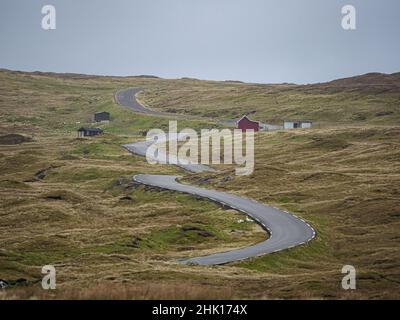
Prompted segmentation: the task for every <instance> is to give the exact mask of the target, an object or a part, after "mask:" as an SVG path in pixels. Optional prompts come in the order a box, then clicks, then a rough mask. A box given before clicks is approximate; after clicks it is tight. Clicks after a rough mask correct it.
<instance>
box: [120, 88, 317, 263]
mask: <svg viewBox="0 0 400 320" xmlns="http://www.w3.org/2000/svg"><path fill="white" fill-rule="evenodd" d="M138 90H139V89H134V88H130V89H126V90H120V91H118V93H117V94H116V101H117V103H119V104H121V105H123V106H126V107H129V108H131V109H132V110H134V111H138V112H142V113H148V114H153V111H152V110H150V109H147V108H145V107H143V106H140V104H139V103H138V102H137V101H136V99H135V94H136V93H137V92H138ZM121 97H122V101H121V100H120V98H121ZM138 105H139V106H140V107H138ZM157 114H159V113H157ZM151 144H152V142H151V141H141V142H137V143H132V144H128V145H124V147H125V148H126V149H127V150H129V151H130V152H132V153H135V154H138V155H141V156H145V155H146V150H147V148H148V147H149V146H150V145H151ZM174 164H176V165H178V166H180V167H182V168H184V169H186V170H188V171H191V172H203V171H212V169H211V168H209V167H207V166H204V165H195V164H185V163H180V161H179V159H177V163H175V162H174ZM176 179H177V177H176V176H166V175H149V174H139V175H136V176H134V177H133V180H134V181H135V182H137V183H140V184H143V185H148V186H153V187H157V188H162V189H166V190H171V191H177V192H183V193H188V194H192V195H195V196H200V197H203V198H206V199H209V200H211V201H214V202H217V203H219V204H221V205H223V206H224V207H229V208H232V209H234V210H237V211H240V212H242V213H244V214H246V215H248V216H249V217H250V218H251V219H253V220H254V221H255V222H257V223H258V224H259V225H260V226H261V227H262V228H263V229H264V230H266V231H267V232H268V233H269V238H268V239H267V240H266V241H263V242H260V243H258V244H255V245H253V246H250V247H245V248H242V249H237V250H231V251H227V252H221V253H216V254H212V255H208V256H203V257H195V258H190V259H184V260H181V261H180V262H181V263H185V264H199V265H220V264H226V263H229V262H233V261H240V260H245V259H248V258H253V257H258V256H262V255H265V254H269V253H273V252H278V251H281V250H285V249H289V248H293V247H295V246H299V245H303V244H306V243H307V242H309V241H311V240H312V239H314V237H315V235H316V234H315V230H314V229H313V228H312V227H311V226H310V225H309V224H308V223H307V222H306V221H304V220H303V219H301V218H299V217H297V216H295V215H293V214H291V213H289V212H286V211H282V210H280V209H277V208H274V207H272V206H269V205H266V204H262V203H260V202H257V201H255V200H251V199H247V198H244V197H240V196H237V195H234V194H230V193H225V192H219V191H216V190H211V189H202V188H199V187H195V186H190V185H186V184H181V183H179V182H177V181H176Z"/></svg>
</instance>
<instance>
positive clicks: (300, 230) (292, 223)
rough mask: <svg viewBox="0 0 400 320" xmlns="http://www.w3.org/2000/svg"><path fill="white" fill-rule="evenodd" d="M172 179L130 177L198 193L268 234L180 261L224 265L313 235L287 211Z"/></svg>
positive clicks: (309, 227) (138, 180)
mask: <svg viewBox="0 0 400 320" xmlns="http://www.w3.org/2000/svg"><path fill="white" fill-rule="evenodd" d="M176 178H177V177H176V176H163V175H148V174H139V175H136V176H135V177H134V178H133V180H134V181H136V182H138V183H141V184H144V185H148V186H154V187H158V188H162V189H167V190H172V191H178V192H183V193H188V194H192V195H196V196H200V197H203V198H206V199H209V200H211V201H214V202H218V203H220V204H222V205H224V206H226V207H230V208H232V209H235V210H238V211H240V212H243V213H245V214H247V215H248V216H249V217H250V218H252V219H253V220H255V221H256V222H257V223H258V224H259V225H260V226H261V227H262V228H263V229H264V230H266V231H267V232H268V233H269V235H270V237H269V239H268V240H265V241H263V242H260V243H258V244H256V245H253V246H250V247H246V248H243V249H238V250H232V251H228V252H222V253H216V254H212V255H209V256H204V257H197V258H191V259H187V260H182V261H181V262H182V263H186V264H200V265H217V264H225V263H228V262H232V261H239V260H244V259H248V258H252V257H257V256H261V255H265V254H268V253H273V252H277V251H281V250H284V249H288V248H292V247H295V246H299V245H302V244H305V243H307V242H309V241H310V240H312V239H313V238H314V237H315V231H314V229H313V228H312V227H311V226H310V225H309V224H308V223H306V222H305V221H303V220H301V219H300V218H298V217H295V216H293V215H292V214H289V213H288V212H284V211H281V210H278V209H276V208H273V207H271V206H268V205H265V204H262V203H259V202H257V201H255V200H251V199H246V198H242V197H239V196H237V195H233V194H229V193H225V192H219V191H215V190H209V189H202V188H198V187H194V186H190V185H185V184H181V183H178V182H176Z"/></svg>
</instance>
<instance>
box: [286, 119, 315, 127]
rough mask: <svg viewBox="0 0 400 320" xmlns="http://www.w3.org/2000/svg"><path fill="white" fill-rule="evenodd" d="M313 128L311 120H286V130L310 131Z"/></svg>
mask: <svg viewBox="0 0 400 320" xmlns="http://www.w3.org/2000/svg"><path fill="white" fill-rule="evenodd" d="M311 127H312V121H311V120H285V121H284V123H283V128H284V129H308V128H311Z"/></svg>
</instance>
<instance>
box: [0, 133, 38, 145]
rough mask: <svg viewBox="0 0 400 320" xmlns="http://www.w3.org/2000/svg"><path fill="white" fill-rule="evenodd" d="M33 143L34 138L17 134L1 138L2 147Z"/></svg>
mask: <svg viewBox="0 0 400 320" xmlns="http://www.w3.org/2000/svg"><path fill="white" fill-rule="evenodd" d="M31 141H32V138H30V137H26V136H23V135H21V134H15V133H11V134H6V135H2V136H0V145H16V144H21V143H24V142H31Z"/></svg>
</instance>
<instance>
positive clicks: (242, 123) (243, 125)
mask: <svg viewBox="0 0 400 320" xmlns="http://www.w3.org/2000/svg"><path fill="white" fill-rule="evenodd" d="M237 126H238V129H241V130H242V131H246V130H251V129H253V130H254V131H255V132H257V131H258V130H260V123H259V122H257V121H252V120H250V119H249V118H248V117H247V116H243V117H241V118H240V120H239V121H238V122H237Z"/></svg>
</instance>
